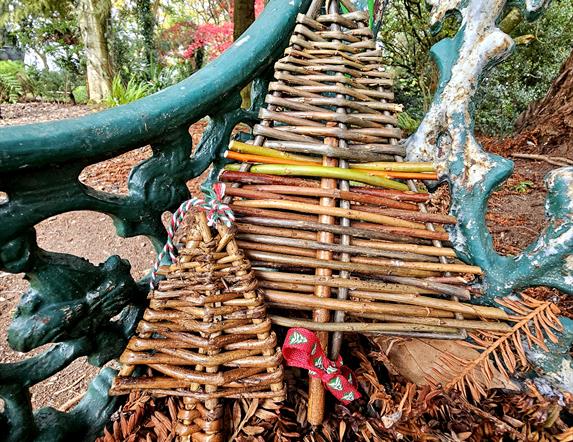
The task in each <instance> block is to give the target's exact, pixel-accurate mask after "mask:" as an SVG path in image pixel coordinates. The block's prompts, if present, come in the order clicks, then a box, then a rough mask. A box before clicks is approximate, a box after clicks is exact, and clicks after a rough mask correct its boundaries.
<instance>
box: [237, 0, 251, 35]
mask: <svg viewBox="0 0 573 442" xmlns="http://www.w3.org/2000/svg"><path fill="white" fill-rule="evenodd" d="M254 21H255V0H234V2H233V40H236V39H237V38H239V37H240V36H241V34H242V33H243V32H245V29H247V28H248V27H249V26H251V23H253V22H254Z"/></svg>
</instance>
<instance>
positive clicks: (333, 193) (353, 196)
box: [247, 185, 418, 212]
mask: <svg viewBox="0 0 573 442" xmlns="http://www.w3.org/2000/svg"><path fill="white" fill-rule="evenodd" d="M247 189H248V190H252V191H257V192H271V193H277V194H285V195H300V196H314V197H316V196H329V197H332V198H342V199H347V200H351V201H354V202H357V203H364V204H374V205H377V206H385V207H389V208H392V209H401V210H402V211H408V212H417V211H418V207H417V206H416V205H415V204H412V203H404V202H401V201H396V200H393V199H389V198H383V197H376V196H371V195H362V194H360V193H354V192H346V191H343V190H339V189H332V190H329V189H317V188H315V187H301V186H280V185H256V186H249V187H248V188H247Z"/></svg>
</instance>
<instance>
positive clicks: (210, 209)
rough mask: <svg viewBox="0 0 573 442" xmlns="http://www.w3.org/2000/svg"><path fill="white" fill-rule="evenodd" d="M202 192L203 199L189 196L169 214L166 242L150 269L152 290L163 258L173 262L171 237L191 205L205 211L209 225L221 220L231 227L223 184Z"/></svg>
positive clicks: (230, 214)
mask: <svg viewBox="0 0 573 442" xmlns="http://www.w3.org/2000/svg"><path fill="white" fill-rule="evenodd" d="M203 193H204V194H205V199H202V198H191V199H189V200H187V201H185V202H184V203H183V204H181V205H180V206H179V208H178V209H177V210H176V211H175V212H174V213H173V215H172V216H171V220H170V221H169V226H167V242H166V243H165V246H164V247H163V250H162V251H161V253H159V255H158V256H157V259H156V260H155V265H154V266H153V270H152V271H151V279H150V281H149V286H150V288H151V289H152V290H153V289H154V288H155V286H156V285H157V272H158V271H159V266H160V265H161V262H162V261H163V259H164V258H165V257H166V256H169V258H170V262H171V263H174V262H175V259H176V256H175V245H174V244H173V238H174V237H175V232H176V231H177V228H178V227H179V225H180V224H181V222H182V221H183V218H185V214H186V213H187V212H188V211H189V210H190V209H191V208H192V207H197V208H199V209H201V210H204V211H205V214H206V216H207V224H208V225H209V226H212V225H214V224H215V223H216V222H217V221H221V222H222V223H224V224H225V225H226V226H227V227H231V225H232V223H233V222H234V221H235V215H234V214H233V211H232V210H231V208H230V207H229V206H228V205H226V204H225V203H223V197H224V196H225V185H224V184H223V183H215V184H214V185H213V188H212V189H208V190H204V191H203Z"/></svg>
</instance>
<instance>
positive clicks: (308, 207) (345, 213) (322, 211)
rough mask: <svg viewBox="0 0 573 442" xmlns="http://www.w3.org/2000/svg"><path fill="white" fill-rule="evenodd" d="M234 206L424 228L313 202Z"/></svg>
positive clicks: (241, 203)
mask: <svg viewBox="0 0 573 442" xmlns="http://www.w3.org/2000/svg"><path fill="white" fill-rule="evenodd" d="M329 199H330V198H329ZM234 206H235V207H252V208H257V209H282V210H290V211H293V212H303V213H313V214H317V215H327V216H332V217H341V218H349V219H355V220H360V221H368V222H372V223H377V224H384V225H387V226H391V227H405V228H408V229H419V230H425V227H424V225H423V224H420V223H414V222H411V221H405V220H401V219H398V218H394V217H390V216H386V215H379V214H377V213H369V212H361V211H358V210H352V209H342V208H338V207H321V206H317V205H314V204H304V203H292V202H290V201H281V200H248V201H235V203H234Z"/></svg>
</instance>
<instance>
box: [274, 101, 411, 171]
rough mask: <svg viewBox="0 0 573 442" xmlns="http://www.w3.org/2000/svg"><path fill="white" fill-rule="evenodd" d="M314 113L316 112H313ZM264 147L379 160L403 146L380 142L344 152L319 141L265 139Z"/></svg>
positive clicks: (400, 150) (398, 151)
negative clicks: (368, 146)
mask: <svg viewBox="0 0 573 442" xmlns="http://www.w3.org/2000/svg"><path fill="white" fill-rule="evenodd" d="M314 113H316V112H314ZM265 147H270V148H272V149H277V150H281V151H283V152H293V153H305V154H314V155H319V154H320V153H327V154H329V155H331V156H336V157H337V158H340V159H346V160H354V161H357V160H358V161H365V162H368V161H380V160H390V159H392V158H393V156H392V155H394V154H403V153H404V148H403V147H400V146H398V147H393V146H391V145H389V144H388V145H386V144H381V145H378V146H372V147H370V148H369V149H362V150H360V151H358V152H356V151H354V150H353V151H350V152H345V151H344V150H343V149H340V148H338V147H330V146H326V144H321V143H310V142H304V141H281V140H272V141H270V140H269V141H265Z"/></svg>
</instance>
